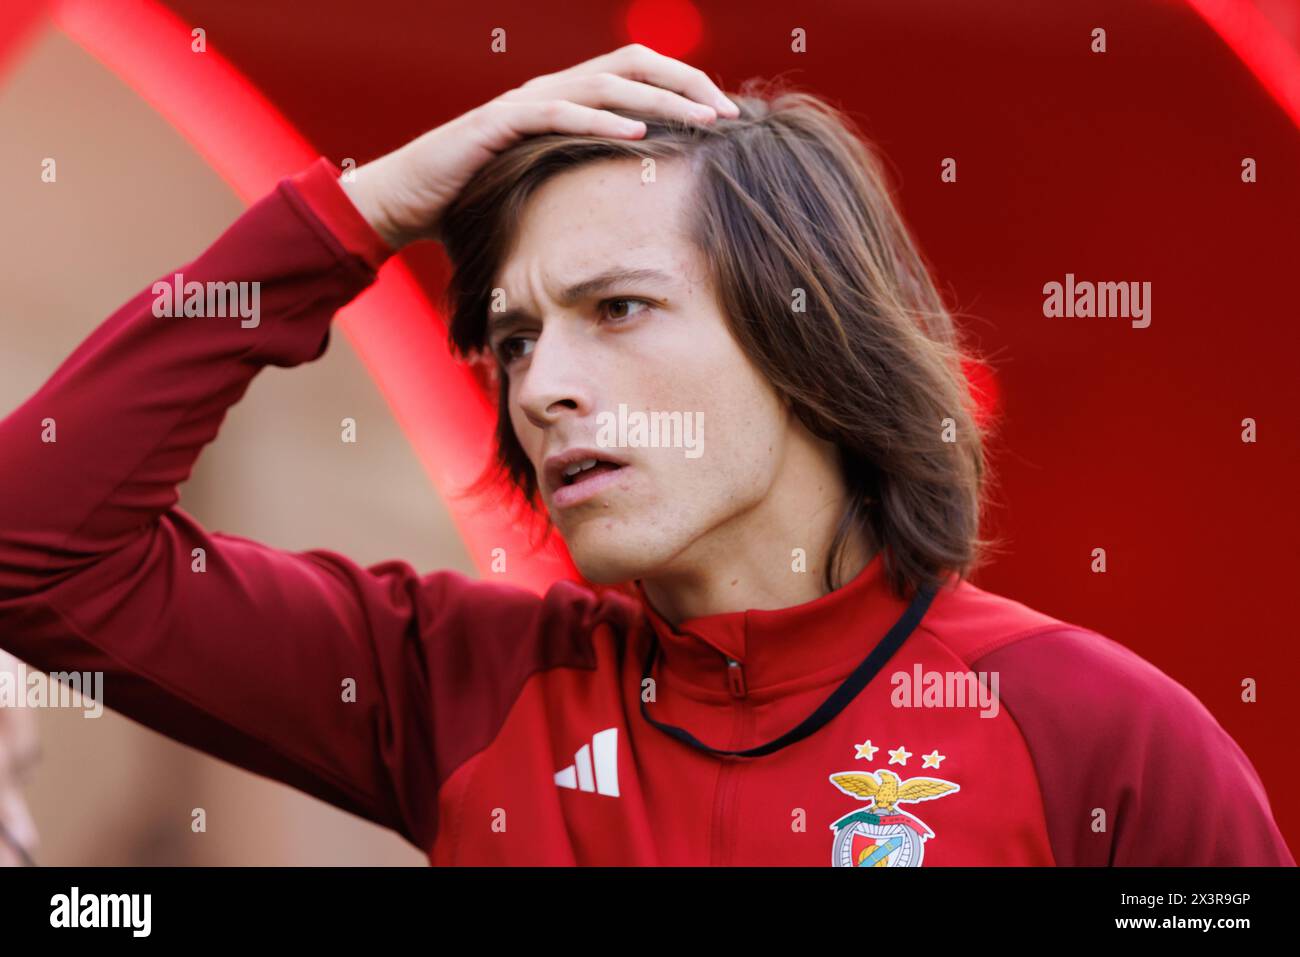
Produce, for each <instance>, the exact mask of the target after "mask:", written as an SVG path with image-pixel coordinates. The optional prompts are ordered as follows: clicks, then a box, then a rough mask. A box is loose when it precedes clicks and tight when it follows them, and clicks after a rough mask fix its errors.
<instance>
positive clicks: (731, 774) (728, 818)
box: [709, 658, 749, 866]
mask: <svg viewBox="0 0 1300 957" xmlns="http://www.w3.org/2000/svg"><path fill="white" fill-rule="evenodd" d="M726 662H727V687H728V688H729V689H730V691H731V697H732V700H733V708H734V709H735V710H734V711H733V719H732V723H731V740H730V742H729V743H728V744H727V750H729V751H734V750H736V748H737V747H738V746H739V745H740V742H741V741H743V740H744V739H745V730H746V725H747V724H748V718H749V700H748V697H747V689H746V686H745V669H744V666H743V665H742V664H741V663H740V662H739V661H736V660H735V659H734V658H727V659H726ZM718 760H719V761H721V762H722V767H721V768H719V769H718V783H717V787H716V788H715V789H714V798H713V826H712V828H711V829H710V833H711V835H712V837H711V839H710V844H711V846H710V848H709V862H710V863H711V864H713V865H722V866H725V865H728V864H730V863H731V835H732V832H733V831H734V830H735V826H736V822H735V814H734V813H733V812H732V809H731V802H732V798H733V795H734V794H735V792H736V788H737V786H738V784H739V775H740V771H741V769H740V764H741V763H742V762H743V761H744V760H745V759H744V758H736V757H729V756H721V757H719V758H718Z"/></svg>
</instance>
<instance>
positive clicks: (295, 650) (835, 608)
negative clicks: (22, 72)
mask: <svg viewBox="0 0 1300 957" xmlns="http://www.w3.org/2000/svg"><path fill="white" fill-rule="evenodd" d="M738 99H739V103H740V105H739V107H738V106H736V105H735V104H733V103H731V102H729V101H728V100H727V99H726V98H725V97H723V95H722V93H721V91H720V90H718V89H717V88H716V87H715V86H714V85H713V84H712V83H711V82H710V81H709V80H708V78H707V77H706V76H705V75H704V74H702V73H700V72H699V71H696V70H693V69H691V68H689V67H687V66H685V65H684V64H681V63H678V62H676V61H673V60H671V59H668V58H665V57H662V56H659V55H657V54H654V53H653V52H652V51H649V50H647V49H645V48H643V47H628V48H624V49H621V50H618V51H615V52H614V53H611V54H608V55H606V56H603V57H600V58H597V59H595V60H592V61H588V62H586V63H583V64H579V65H578V66H576V67H574V68H572V69H570V70H567V71H564V72H562V73H557V74H553V75H548V76H544V77H539V78H537V79H535V80H533V81H530V82H529V83H528V84H525V85H524V86H523V87H520V88H519V89H516V90H513V91H511V92H510V93H507V94H505V95H504V96H502V97H499V98H498V99H496V100H493V101H492V102H490V103H488V104H486V105H484V106H483V107H480V108H478V109H476V110H474V111H471V112H470V113H467V114H465V115H464V116H461V117H459V118H458V119H456V120H454V121H452V122H451V123H448V124H446V125H445V126H443V127H439V128H438V129H436V130H433V131H432V132H430V133H428V134H426V135H425V136H423V137H421V138H419V139H417V140H415V141H413V142H412V143H410V144H408V145H407V146H405V147H403V148H402V149H401V150H398V151H397V152H395V153H393V154H390V155H389V156H386V157H383V158H381V159H379V160H377V161H375V162H374V163H372V164H369V165H368V166H366V167H363V168H362V169H361V170H359V171H358V176H357V178H356V180H355V182H348V183H340V182H339V180H338V171H337V169H335V168H333V167H332V166H331V165H330V164H329V163H328V161H325V160H323V159H322V160H321V161H319V162H318V163H317V164H316V165H314V166H313V167H311V168H310V169H308V170H306V171H304V172H302V173H300V174H299V175H297V176H295V177H292V178H291V179H289V180H286V181H285V182H283V183H281V184H280V186H279V187H278V188H277V189H276V190H275V191H274V192H273V193H272V194H270V195H269V196H267V197H265V198H264V199H263V200H261V201H260V202H259V203H257V204H256V205H255V206H254V207H253V208H252V209H250V210H249V211H248V212H247V213H245V214H244V215H243V216H242V217H241V218H240V219H239V220H238V221H237V222H236V223H235V224H234V225H233V226H232V227H231V228H230V229H229V230H228V231H227V232H226V233H225V234H224V235H223V236H222V237H221V238H220V239H218V240H217V242H216V243H215V244H214V245H213V246H212V247H211V248H210V249H209V250H207V252H205V253H204V254H203V255H202V256H200V257H199V258H198V259H197V260H196V261H194V262H193V263H190V264H188V265H186V266H185V267H184V269H183V272H184V275H185V277H186V280H187V281H190V280H193V281H198V282H202V283H207V282H259V283H260V284H261V285H260V303H261V317H260V322H258V323H257V324H256V325H255V326H252V327H245V326H244V325H242V324H241V323H240V322H239V321H238V320H237V319H220V318H198V317H181V318H166V317H163V318H160V317H157V316H155V315H154V312H153V308H152V306H153V302H154V299H155V295H154V293H153V291H152V288H150V289H146V290H144V291H142V292H141V293H140V294H139V295H138V296H137V297H136V298H134V299H133V300H131V301H130V302H128V303H127V304H126V305H125V306H123V307H122V308H121V309H120V310H119V311H118V312H117V313H115V314H114V315H113V316H111V317H110V318H109V319H108V320H107V321H106V322H105V323H104V324H103V325H102V326H101V327H100V328H99V329H98V330H97V331H96V332H95V333H94V334H93V335H92V336H91V337H90V338H89V339H88V340H87V341H86V342H85V343H83V344H82V345H81V346H80V347H79V348H78V349H77V350H76V352H74V353H73V355H72V356H71V357H70V359H69V360H68V361H67V362H66V363H64V365H63V366H61V367H60V369H59V370H58V371H57V372H56V373H55V374H54V376H53V377H52V378H51V379H50V381H49V382H48V383H47V384H46V385H45V386H44V387H43V388H42V389H41V390H39V391H38V392H37V394H36V395H35V396H33V397H32V398H31V399H30V400H29V401H28V402H27V403H26V404H24V405H23V406H22V407H21V408H19V409H18V410H16V411H15V412H14V413H13V414H12V415H10V416H9V417H8V418H7V419H6V420H5V421H4V422H3V424H2V425H0V442H3V446H2V447H3V448H4V450H5V457H6V461H7V463H8V464H9V466H10V467H9V468H7V469H6V470H5V472H4V475H3V478H2V479H0V481H2V482H3V487H0V510H2V512H0V518H2V521H0V530H2V532H0V534H2V535H3V540H2V541H0V645H3V646H4V647H6V648H8V649H10V650H12V651H13V652H14V653H16V654H18V655H19V656H21V657H22V658H24V659H26V660H27V661H28V662H30V663H32V664H34V665H36V666H38V667H41V668H44V669H46V670H90V671H95V670H102V671H105V672H107V675H106V678H105V689H106V690H105V698H106V700H105V702H104V703H105V704H106V705H107V706H109V707H113V708H115V709H117V710H119V711H121V712H123V713H125V714H127V715H129V716H131V717H133V718H135V719H136V720H138V721H141V722H143V723H145V724H147V725H149V726H150V727H153V728H155V729H158V730H160V731H162V732H164V733H166V734H168V735H170V736H172V737H174V738H176V739H178V740H180V741H183V742H186V743H188V744H191V745H193V746H195V747H199V748H202V749H204V750H205V751H208V752H210V753H212V754H215V755H217V756H219V757H222V758H224V759H226V760H229V761H232V762H234V763H236V764H238V765H240V766H242V767H245V768H248V769H250V770H252V771H255V772H258V773H261V774H264V775H267V776H270V777H273V778H275V779H277V780H280V781H284V782H286V783H288V784H291V785H293V786H295V787H298V788H301V789H302V790H304V791H306V792H308V793H310V794H313V795H315V796H317V797H319V798H321V799H323V800H326V801H329V802H331V803H333V804H335V805H337V806H339V807H342V808H345V809H347V810H349V811H352V812H354V813H357V814H360V815H363V816H365V817H367V818H369V819H371V820H373V821H377V822H379V823H381V824H384V825H386V826H388V827H391V828H393V829H395V830H397V831H399V832H400V833H402V834H403V835H404V836H406V837H407V838H408V839H409V840H411V841H412V842H414V843H415V844H416V845H417V846H419V847H420V848H422V849H424V850H425V851H426V852H427V854H428V856H429V860H430V861H431V862H432V863H434V864H737V865H747V864H763V865H774V864H775V865H779V864H799V865H826V864H835V865H846V866H917V865H921V864H922V863H923V862H924V863H926V864H930V865H970V864H1008V865H1050V864H1060V865H1080V864H1102V865H1104V864H1120V865H1128V864H1292V863H1294V862H1293V860H1292V858H1291V855H1290V853H1289V851H1288V850H1287V848H1286V845H1285V844H1284V842H1283V840H1282V838H1281V836H1280V835H1279V833H1278V830H1277V827H1276V825H1275V824H1274V822H1273V819H1272V815H1271V812H1270V810H1269V806H1268V801H1267V798H1266V796H1265V793H1264V790H1263V787H1262V785H1261V783H1260V781H1259V778H1258V776H1257V774H1256V773H1255V771H1254V769H1253V768H1252V767H1251V765H1250V762H1249V761H1248V760H1247V758H1246V757H1245V755H1244V754H1243V753H1242V752H1241V750H1240V749H1239V748H1238V747H1237V746H1236V744H1235V743H1234V742H1233V741H1232V740H1231V739H1230V738H1229V737H1228V735H1227V734H1226V733H1225V732H1224V731H1223V729H1222V728H1221V727H1220V726H1219V725H1218V723H1217V722H1216V721H1215V720H1214V718H1213V717H1212V716H1211V715H1210V714H1209V713H1208V712H1207V711H1206V710H1205V708H1204V707H1202V706H1201V705H1200V703H1199V702H1197V701H1196V700H1195V698H1193V697H1192V695H1191V694H1189V693H1188V692H1187V691H1186V690H1185V689H1184V688H1182V687H1181V686H1179V685H1178V684H1176V683H1175V682H1174V681H1172V680H1171V679H1170V678H1168V677H1167V676H1165V675H1164V674H1162V673H1161V672H1160V671H1158V670H1157V669H1155V668H1154V667H1153V666H1151V665H1150V664H1148V663H1146V662H1145V661H1143V660H1141V659H1140V658H1138V657H1137V656H1135V655H1133V654H1132V653H1130V652H1128V651H1126V650H1125V649H1124V648H1122V647H1121V646H1120V645H1118V644H1116V643H1115V642H1112V641H1110V640H1108V639H1107V638H1104V637H1102V636H1100V635H1097V634H1095V633H1093V632H1090V631H1087V630H1085V629H1083V628H1079V627H1076V626H1073V625H1070V624H1067V623H1064V622H1061V621H1058V620H1056V619H1053V618H1051V617H1049V616H1047V615H1044V614H1041V613H1039V612H1036V611H1033V610H1031V609H1029V608H1027V607H1025V606H1024V605H1021V604H1019V603H1017V602H1014V601H1012V600H1009V599H1007V598H1003V597H999V596H996V595H993V594H990V593H987V592H984V591H982V590H980V589H978V588H976V587H974V586H972V585H971V584H970V583H969V581H967V580H966V579H965V575H966V573H967V572H968V571H969V569H970V568H971V567H972V565H973V563H974V561H975V558H976V556H977V552H978V546H979V542H978V540H977V534H978V524H979V522H978V520H979V509H978V505H979V492H980V485H981V479H982V476H983V470H984V466H983V460H982V452H981V444H980V436H979V430H978V428H977V426H976V424H975V422H974V419H973V417H972V408H971V402H970V395H969V391H968V389H967V387H966V383H965V380H964V378H963V377H962V375H961V371H960V360H961V354H960V351H959V350H958V347H957V345H956V339H955V336H954V333H953V329H952V325H951V323H950V321H949V319H948V317H947V315H946V314H945V313H944V310H943V307H942V304H941V302H940V301H939V297H938V296H937V294H936V293H935V291H934V288H933V286H932V285H931V283H930V280H929V277H928V276H927V275H926V272H925V269H924V267H923V266H922V264H921V260H920V257H919V256H918V255H917V253H916V250H915V248H914V247H913V245H912V242H911V240H910V238H909V237H908V235H907V232H906V230H905V228H904V227H903V225H902V222H901V220H900V219H899V217H898V215H897V213H896V212H895V210H894V208H893V206H892V205H891V203H890V201H889V198H888V194H887V192H886V191H885V189H884V185H883V181H882V179H881V176H880V173H879V171H878V169H877V167H876V165H875V163H874V161H873V160H872V159H871V156H870V154H869V153H868V152H867V150H866V149H865V147H864V146H863V145H862V144H861V143H860V142H859V141H858V140H856V139H855V138H854V137H853V135H852V134H851V133H850V132H849V130H848V128H847V127H846V126H845V125H844V123H843V122H842V120H841V118H840V117H839V116H838V114H836V113H835V112H834V111H833V110H831V109H830V108H828V107H826V106H825V105H824V104H822V103H820V102H819V101H817V100H815V99H813V98H811V97H807V96H803V95H797V94H789V95H785V96H781V97H778V98H775V99H773V100H771V101H767V100H764V99H762V98H760V97H755V96H744V97H740V98H738ZM698 104H706V106H705V107H704V109H702V110H698V111H697V110H696V109H695V107H696V105H698ZM615 110H617V111H619V112H621V113H625V114H634V115H637V116H641V117H643V118H644V119H645V121H646V122H645V125H644V127H642V126H638V125H636V124H633V125H631V126H629V125H627V122H626V120H624V119H623V118H621V117H620V116H618V115H617V114H616V113H615V112H613V111H615ZM545 133H550V134H555V135H551V136H543V137H537V136H535V135H534V134H545ZM426 238H437V239H439V240H441V241H442V242H443V243H444V244H445V245H446V248H447V250H448V253H449V255H450V256H451V259H452V262H453V265H454V267H455V275H454V279H453V282H452V285H451V296H450V300H451V305H452V337H453V340H454V342H455V344H456V345H457V346H458V347H459V348H460V349H462V350H464V351H466V352H468V353H473V352H475V351H476V350H484V351H485V352H486V353H488V354H490V355H491V356H492V357H493V361H494V369H495V373H496V376H497V381H498V385H499V395H500V409H501V420H500V428H499V436H498V438H499V465H500V467H501V468H502V469H503V470H504V471H505V472H506V473H507V474H508V475H509V476H510V477H511V478H512V479H513V480H514V481H515V483H516V484H517V485H518V487H519V489H520V490H521V492H522V493H523V496H524V498H525V499H526V500H527V501H529V502H539V503H540V507H541V508H542V509H543V510H544V511H545V512H546V514H547V516H548V519H549V521H551V522H553V523H554V525H555V527H556V528H557V529H558V530H559V532H560V533H561V534H562V535H563V537H564V539H565V541H566V543H567V545H568V547H569V550H570V552H571V554H572V555H573V557H574V560H575V562H576V564H577V566H578V568H579V569H580V570H581V571H582V573H583V574H584V576H585V577H586V578H587V579H588V580H589V581H591V582H593V583H596V584H601V585H604V584H610V585H613V584H617V583H628V582H631V583H632V587H631V588H630V589H629V590H628V592H626V593H620V592H619V591H617V590H614V589H610V590H601V591H599V592H596V591H592V590H590V589H587V588H584V587H579V586H577V585H575V584H573V583H568V582H565V583H560V584H556V585H555V586H553V587H552V588H551V589H550V590H549V592H548V593H547V594H546V595H545V596H543V597H538V596H535V595H533V594H531V593H529V592H525V591H523V590H521V589H518V588H515V587H511V586H508V585H504V584H499V583H492V582H487V581H482V582H476V581H471V580H469V579H467V578H465V577H464V576H462V575H459V574H457V573H454V572H450V571H441V572H435V573H432V574H429V575H423V576H422V575H419V574H417V573H416V572H415V571H414V570H413V569H412V568H411V567H410V566H409V565H407V564H406V563H403V562H396V561H394V562H386V563H383V564H379V565H376V566H373V567H370V568H361V567H358V566H357V565H356V564H354V563H353V562H351V561H349V560H348V559H347V558H345V557H343V556H341V555H338V554H335V553H333V552H329V551H324V550H315V551H308V552H300V553H290V552H285V551H281V550H277V549H273V548H270V547H267V546H265V545H261V544H259V543H257V542H253V541H249V540H247V539H244V538H240V537H238V536H233V535H226V534H220V533H215V532H209V531H208V530H206V529H204V528H203V527H202V526H200V525H199V524H198V523H196V522H195V521H194V519H193V518H191V517H190V516H189V515H187V514H185V513H184V512H183V511H182V510H180V509H178V508H176V505H175V503H176V501H177V493H176V486H177V484H178V483H179V482H181V481H183V480H184V479H185V477H186V476H187V475H188V474H189V472H190V469H191V467H192V465H193V463H194V460H195V458H196V457H197V455H198V453H199V451H200V449H201V448H202V447H203V445H204V444H205V443H207V442H208V441H210V440H211V439H212V438H213V436H214V435H215V434H216V432H217V429H218V427H219V425H220V423H221V420H222V417H223V416H224V414H225V412H226V410H227V409H228V408H229V407H230V406H231V404H232V403H234V402H236V401H238V399H239V398H240V396H241V395H242V394H243V392H244V390H245V389H246V388H247V386H248V384H249V382H250V380H251V379H252V377H253V376H254V375H256V374H257V372H258V371H259V370H260V369H261V368H263V367H264V366H266V365H279V366H293V365H296V364H299V363H303V362H309V361H311V360H313V359H315V358H317V357H318V356H320V355H321V353H322V352H323V351H324V349H325V348H326V346H327V342H328V333H329V328H330V319H331V317H332V315H333V314H334V312H335V310H337V309H338V308H339V307H340V306H342V305H344V304H345V303H346V302H348V301H349V300H350V299H351V298H353V297H354V296H356V295H357V294H358V293H359V292H360V291H361V290H362V289H363V288H365V287H366V286H367V285H368V284H369V283H370V282H371V281H372V280H373V279H374V275H375V270H377V269H378V268H379V267H380V265H381V264H382V262H383V261H384V260H385V259H386V258H387V257H388V256H389V255H391V254H392V252H393V250H395V249H396V248H398V247H400V246H402V245H404V244H405V243H408V242H412V241H415V240H417V239H426ZM628 410H631V412H630V413H629V412H628ZM630 414H641V415H651V414H659V415H660V416H661V418H660V419H658V420H654V421H657V422H659V423H660V424H661V425H662V424H663V423H665V422H667V423H669V425H670V426H671V429H672V430H673V431H672V432H671V433H670V435H671V437H673V438H675V439H680V440H681V441H677V442H674V441H670V442H666V443H665V442H660V443H659V444H654V443H652V442H649V441H646V439H647V436H648V434H649V433H648V432H646V430H645V429H644V428H642V427H640V426H633V425H629V426H628V427H626V428H625V427H623V426H622V425H620V426H618V427H616V428H611V427H610V422H611V419H610V418H609V416H611V415H615V416H616V417H617V416H624V417H626V416H628V415H630ZM674 415H675V416H676V418H674V417H673V416H674ZM52 423H53V425H55V426H57V436H58V440H57V442H48V441H46V442H43V441H42V433H43V431H45V432H48V431H49V429H50V428H51V427H52ZM678 423H680V425H679V424H678ZM701 424H702V426H703V427H702V428H701V427H700V426H701ZM691 427H693V431H690V441H689V442H688V441H686V440H687V437H688V435H687V432H688V429H689V428H691ZM661 437H662V436H661ZM704 438H707V442H703V441H700V440H701V439H704ZM692 453H698V454H692ZM936 675H937V676H939V677H938V679H937V680H933V679H932V676H936ZM976 676H978V680H975V679H976ZM349 683H351V684H353V685H354V687H355V701H352V700H348V698H347V696H344V695H341V693H340V689H341V688H342V687H345V686H348V685H349ZM993 692H996V695H995V694H993ZM967 695H969V698H966V697H965V696H967Z"/></svg>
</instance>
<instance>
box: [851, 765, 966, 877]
mask: <svg viewBox="0 0 1300 957" xmlns="http://www.w3.org/2000/svg"><path fill="white" fill-rule="evenodd" d="M936 767H937V765H936ZM830 781H831V784H833V785H835V786H836V787H837V788H839V789H840V790H841V791H843V792H844V793H845V794H847V795H849V796H850V797H855V798H857V799H858V800H859V801H870V802H871V805H870V806H869V807H867V808H865V809H863V810H861V811H854V812H853V813H851V814H846V815H844V817H842V818H840V819H839V820H838V821H836V822H835V823H834V824H832V825H830V828H831V830H832V831H834V832H835V842H834V844H833V845H832V847H831V863H832V864H834V865H835V866H836V867H920V866H921V858H922V857H924V856H925V842H926V840H928V839H929V838H932V837H934V831H932V830H930V828H929V826H928V825H927V824H926V823H925V822H924V821H922V820H921V819H920V818H917V817H915V816H913V815H911V814H909V813H908V812H906V811H904V810H903V809H902V808H900V807H899V806H898V805H900V804H913V803H915V802H917V801H933V800H934V799H935V798H940V797H943V796H944V795H945V794H951V793H953V792H954V791H959V790H961V788H960V787H959V786H958V785H956V784H954V783H953V782H951V781H944V780H941V779H939V778H908V779H907V780H906V781H904V780H901V779H900V778H899V777H898V775H897V774H895V773H894V772H893V771H886V770H885V769H883V768H881V769H880V770H878V771H866V772H863V771H843V772H840V773H838V774H832V775H831V776H830Z"/></svg>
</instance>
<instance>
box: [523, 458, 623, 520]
mask: <svg viewBox="0 0 1300 957" xmlns="http://www.w3.org/2000/svg"><path fill="white" fill-rule="evenodd" d="M593 460H594V461H595V462H596V463H597V464H596V465H595V467H593V468H589V469H586V470H583V471H578V472H576V474H574V475H571V476H570V475H567V474H566V473H567V472H569V471H572V470H573V469H574V467H576V466H580V465H584V464H586V463H587V462H590V461H593ZM629 468H630V466H629V465H628V463H627V462H626V461H625V460H624V459H622V458H620V457H619V456H616V455H613V454H611V453H610V452H608V451H607V450H605V449H592V448H582V447H575V448H570V449H565V450H564V451H563V452H560V453H558V454H556V455H552V456H550V457H548V458H547V459H546V461H545V462H544V463H543V466H542V471H543V481H544V483H545V488H546V490H547V491H548V492H549V493H550V495H551V502H552V504H554V505H555V506H556V507H557V508H567V507H569V506H571V505H576V504H577V503H578V502H580V501H585V500H586V499H587V498H589V497H590V496H592V495H594V494H596V493H597V492H598V491H600V490H601V489H604V488H608V487H610V483H611V482H612V481H613V480H615V479H616V478H617V477H618V476H620V475H621V474H622V473H624V472H626V471H627V470H628V469H629Z"/></svg>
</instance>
